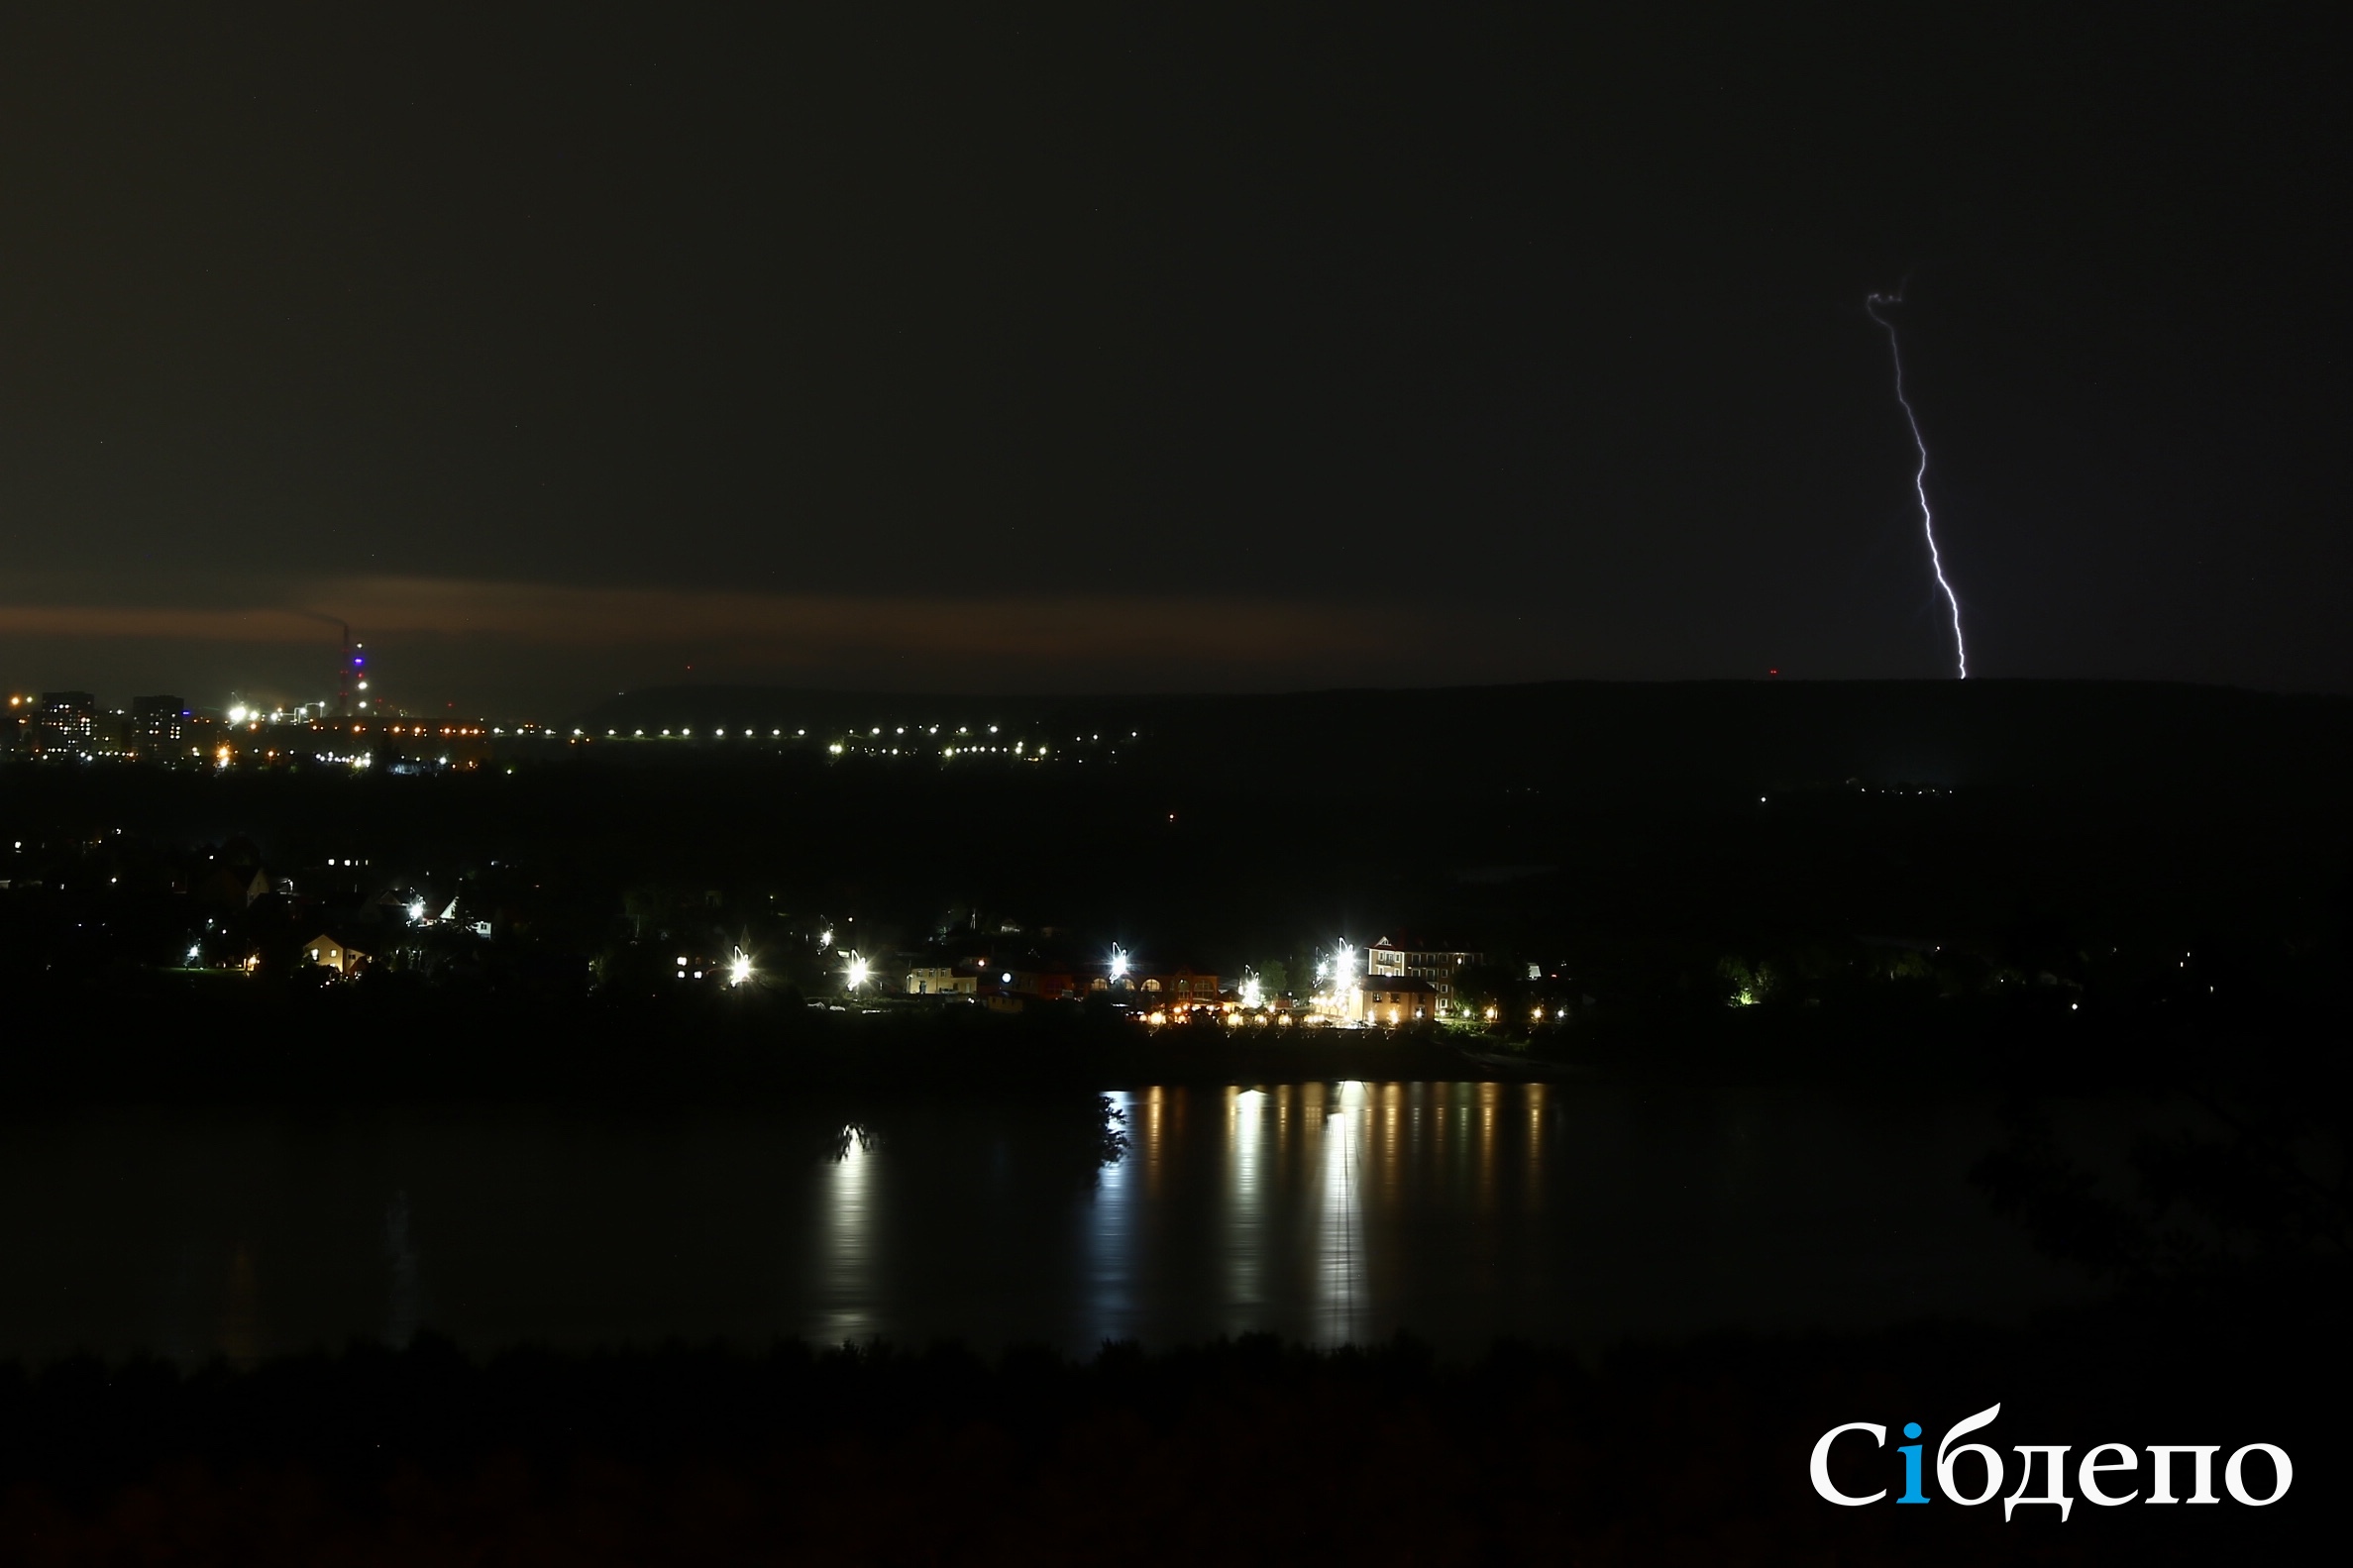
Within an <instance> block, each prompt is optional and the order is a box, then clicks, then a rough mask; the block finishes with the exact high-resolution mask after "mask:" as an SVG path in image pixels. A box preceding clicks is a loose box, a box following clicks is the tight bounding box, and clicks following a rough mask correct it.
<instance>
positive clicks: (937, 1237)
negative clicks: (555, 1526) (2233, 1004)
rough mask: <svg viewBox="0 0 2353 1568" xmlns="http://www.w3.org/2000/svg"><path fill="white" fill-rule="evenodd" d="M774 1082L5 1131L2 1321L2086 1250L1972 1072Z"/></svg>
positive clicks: (1421, 1330) (604, 1320)
mask: <svg viewBox="0 0 2353 1568" xmlns="http://www.w3.org/2000/svg"><path fill="white" fill-rule="evenodd" d="M1113 1099H1114V1102H1115V1103H1116V1104H1117V1105H1118V1106H1119V1107H1120V1108H1121V1109H1123V1111H1124V1112H1125V1113H1126V1115H1127V1117H1128V1126H1129V1129H1130V1131H1131V1134H1132V1140H1133V1147H1132V1151H1131V1153H1130V1155H1129V1157H1128V1158H1127V1159H1125V1160H1124V1161H1123V1162H1121V1163H1119V1164H1116V1165H1113V1166H1110V1167H1108V1168H1105V1169H1102V1170H1101V1171H1100V1172H1097V1171H1096V1170H1095V1169H1094V1165H1093V1161H1092V1159H1091V1157H1090V1156H1089V1154H1088V1152H1087V1147H1086V1133H1087V1128H1086V1127H1085V1125H1084V1123H1083V1118H1079V1117H1075V1116H1074V1114H1073V1111H1072V1109H1071V1108H1070V1107H1069V1106H1067V1105H1065V1106H1060V1107H1055V1106H1048V1105H1040V1104H1034V1103H1027V1104H1024V1103H1006V1104H987V1105H948V1104H939V1103H922V1102H910V1103H908V1104H905V1105H900V1106H895V1107H884V1108H882V1109H880V1110H877V1111H875V1112H873V1113H872V1115H871V1119H870V1120H868V1122H867V1123H866V1126H867V1127H868V1129H869V1130H870V1132H871V1137H870V1138H868V1139H866V1140H863V1141H862V1140H860V1139H858V1138H855V1137H853V1138H852V1139H850V1141H849V1146H848V1149H847V1152H846V1153H844V1154H842V1155H841V1156H840V1157H839V1158H838V1159H836V1158H833V1147H834V1146H835V1145H836V1144H837V1143H838V1134H839V1132H840V1131H841V1127H840V1123H839V1120H838V1118H833V1119H826V1118H823V1117H820V1116H818V1115H817V1113H815V1112H813V1111H810V1110H806V1109H799V1108H794V1107H789V1106H788V1107H768V1108H758V1109H742V1110H709V1109H703V1110H696V1111H692V1112H677V1113H661V1114H631V1115H622V1114H612V1113H606V1114H599V1113H594V1112H587V1111H582V1110H578V1109H564V1110H557V1109H526V1108H500V1109H478V1110H422V1109H411V1110H385V1111H366V1112H361V1111H353V1112H348V1113H342V1114H336V1115H330V1116H320V1115H318V1114H315V1113H312V1114H303V1113H297V1112H293V1111H285V1110H276V1109H270V1110H227V1109H204V1110H186V1109H175V1110H168V1111H166V1110H105V1111H93V1112H87V1113H82V1114H78V1115H75V1116H72V1117H70V1118H67V1119H64V1120H62V1121H59V1122H57V1123H54V1124H52V1125H48V1126H44V1127H38V1128H36V1127H30V1126H25V1125H18V1126H16V1127H13V1128H12V1129H11V1130H10V1136H9V1138H8V1140H7V1142H6V1146H5V1147H4V1148H0V1241H4V1242H5V1246H4V1247H0V1357H30V1358H34V1359H44V1358H47V1357H50V1356H53V1355H56V1354H60V1353H63V1352H66V1351H69V1350H73V1349H76V1348H87V1349H93V1350H97V1351H100V1352H102V1353H106V1354H110V1355H119V1354H123V1353H127V1352H130V1351H133V1350H141V1349H144V1350H150V1351H154V1352H157V1353H160V1354H163V1355H167V1356H170V1357H173V1358H176V1359H180V1360H186V1361H195V1360H201V1359H204V1358H206V1357H209V1356H212V1355H215V1354H220V1355H225V1356H228V1357H230V1358H231V1359H233V1360H238V1361H246V1360H251V1359H254V1358H256V1357H261V1356H267V1355H270V1354H275V1353H280V1352H286V1351H295V1350H301V1349H306V1348H309V1347H313V1346H317V1345H329V1346H334V1345H340V1344H342V1343H344V1342H346V1341H348V1340H350V1339H353V1338H368V1339H389V1340H393V1341H404V1340H405V1339H406V1338H407V1337H408V1336H409V1335H411V1334H412V1333H414V1332H415V1331H416V1329H417V1328H418V1327H420V1326H425V1327H431V1328H434V1329H437V1330H439V1331H441V1332H444V1333H447V1334H450V1335H451V1336H453V1337H454V1338H456V1339H457V1340H458V1341H459V1342H460V1343H461V1344H464V1345H466V1346H468V1347H469V1348H471V1349H476V1350H490V1349H495V1348H498V1347H501V1346H506V1345H511V1344H516V1343H525V1342H529V1343H541V1344H551V1345H556V1346H570V1347H585V1346H591V1345H608V1344H617V1343H624V1342H632V1343H641V1344H645V1343H659V1342H661V1341H663V1340H666V1339H670V1338H686V1339H690V1340H703V1339H710V1338H724V1339H728V1340H731V1341H734V1342H737V1343H740V1344H746V1345H761V1344H765V1343H767V1342H768V1341H769V1340H770V1339H772V1338H774V1337H776V1336H779V1335H799V1336H802V1337H805V1338H809V1339H813V1340H818V1341H823V1342H838V1341H841V1340H845V1339H859V1340H863V1339H867V1338H871V1337H875V1336H882V1337H886V1338H889V1339H892V1340H896V1341H902V1342H910V1343H922V1342H925V1341H928V1340H930V1339H933V1338H937V1337H950V1338H959V1339H963V1340H965V1341H967V1342H970V1343H973V1344H975V1345H979V1346H983V1347H990V1348H994V1347H999V1346H1003V1345H1005V1344H1008V1343H1015V1342H1047V1343H1052V1344H1055V1345H1059V1346H1062V1347H1065V1348H1067V1349H1070V1350H1073V1351H1084V1350H1087V1349H1090V1348H1092V1347H1093V1346H1094V1345H1096V1344H1097V1343H1099V1342H1101V1341H1102V1340H1104V1339H1107V1338H1135V1339H1140V1340H1142V1341H1144V1342H1145V1343H1146V1344H1148V1345H1167V1344H1171V1343H1176V1342H1180V1341H1187V1340H1199V1339H1202V1338H1205V1337H1209V1336H1213V1335H1217V1334H1231V1333H1241V1332H1246V1331H1252V1330H1268V1331H1272V1332H1275V1333H1279V1334H1282V1335H1285V1336H1288V1337H1291V1338H1296V1339H1302V1340H1307V1341H1311V1342H1317V1343H1332V1342H1337V1341H1341V1340H1348V1339H1354V1340H1359V1341H1362V1340H1365V1339H1368V1338H1381V1337H1386V1336H1387V1335H1389V1334H1390V1333H1392V1332H1394V1331H1395V1330H1397V1329H1399V1328H1405V1329H1409V1330H1411V1331H1413V1332H1414V1333H1417V1334H1419V1335H1421V1336H1422V1337H1424V1338H1426V1339H1430V1340H1433V1341H1435V1342H1437V1343H1439V1344H1440V1345H1442V1346H1444V1347H1447V1348H1449V1349H1454V1350H1460V1351H1475V1350H1476V1349H1478V1348H1480V1347H1481V1346H1483V1345H1484V1344H1486V1343H1487V1342H1488V1341H1490V1340H1491V1339H1493V1338H1494V1337H1496V1336H1497V1335H1506V1334H1508V1335H1515V1336H1520V1337H1524V1338H1530V1339H1536V1340H1540V1341H1545V1342H1553V1343H1568V1344H1573V1345H1577V1346H1579V1347H1584V1348H1597V1347H1600V1346H1604V1345H1607V1344H1609V1343H1612V1342H1615V1341H1618V1340H1622V1339H1625V1338H1627V1337H1630V1336H1637V1337H1658V1336H1673V1335H1682V1334H1686V1333H1690V1332H1694V1331H1701V1330H1708V1329H1717V1328H1733V1327H1745V1328H1752V1329H1759V1330H1774V1329H1783V1328H1800V1327H1855V1326H1870V1325H1875V1324H1883V1323H1889V1322H1895V1321H1901V1320H1906V1319H1911V1318H1918V1317H1924V1316H1943V1317H1980V1318H1996V1319H2000V1318H2014V1317H2016V1316H2018V1315H2021V1314H2023V1313H2024V1312H2026V1311H2029V1310H2031V1309H2033V1308H2034V1307H2040V1306H2047V1305H2055V1304H2059V1303H2063V1302H2068V1301H2073V1300H2079V1299H2081V1298H2083V1297H2084V1296H2085V1295H2086V1294H2087V1287H2086V1283H2085V1282H2084V1281H2083V1280H2082V1279H2081V1278H2080V1277H2078V1276H2077V1275H2075V1274H2074V1273H2073V1272H2071V1271H2069V1270H2067V1269H2065V1268H2062V1267H2060V1266H2058V1265H2056V1264H2052V1263H2049V1262H2047V1261H2045V1260H2043V1259H2042V1258H2040V1257H2038V1256H2037V1255H2035V1254H2034V1253H2033V1252H2032V1250H2031V1249H2030V1247H2029V1246H2028V1245H2027V1243H2026V1241H2025V1239H2024V1238H2023V1236H2022V1235H2020V1234H2019V1233H2018V1232H2017V1231H2016V1230H2015V1229H2014V1228H2013V1227H2011V1226H2010V1225H2009V1224H2007V1223H2006V1222H2004V1221H2002V1220H2000V1219H1998V1218H1996V1217H1995V1216H1993V1215H1992V1214H1990V1213H1989V1212H1988V1211H1987V1209H1986V1207H1985V1205H1984V1202H1983V1200H1982V1198H1981V1197H1980V1196H1979V1194H1978V1193H1977V1192H1976V1191H1975V1190H1974V1189H1972V1188H1971V1187H1970V1186H1969V1185H1968V1183H1967V1181H1966V1172H1967V1170H1968V1167H1969V1165H1970V1163H1971V1162H1972V1161H1973V1160H1974V1159H1976V1158H1977V1157H1978V1156H1979V1154H1981V1153H1983V1152H1984V1151H1985V1150H1986V1149H1987V1148H1989V1147H1990V1146H1991V1145H1992V1144H1993V1143H1994V1142H1995V1141H1996V1138H1997V1130H1996V1128H1995V1125H1994V1123H1993V1120H1992V1118H1991V1116H1990V1115H1989V1114H1988V1113H1987V1112H1986V1110H1985V1109H1984V1108H1982V1107H1978V1106H1968V1105H1944V1106H1938V1105H1926V1104H1920V1103H1916V1102H1901V1103H1881V1104H1872V1105H1859V1104H1853V1103H1833V1102H1830V1101H1826V1100H1824V1099H1822V1098H1819V1097H1814V1096H1808V1095H1805V1094H1802V1093H1796V1092H1788V1093H1781V1092H1771V1091H1713V1092H1696V1093H1687V1094H1676V1095H1668V1094H1663V1093H1660V1092H1658V1091H1650V1090H1631V1089H1584V1088H1579V1089H1570V1088H1564V1087H1562V1086H1558V1085H1552V1086H1547V1085H1513V1084H1483V1083H1459V1084H1452V1083H1436V1084H1354V1083H1346V1084H1337V1085H1335V1084H1314V1083H1311V1084H1299V1085H1282V1086H1276V1087H1273V1088H1269V1089H1262V1090H1234V1089H1206V1090H1205V1089H1199V1088H1195V1089H1179V1088H1167V1089H1151V1090H1144V1091H1140V1092H1131V1093H1126V1094H1121V1095H1115V1096H1114V1097H1113Z"/></svg>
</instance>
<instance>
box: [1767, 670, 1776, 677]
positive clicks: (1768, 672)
mask: <svg viewBox="0 0 2353 1568" xmlns="http://www.w3.org/2000/svg"><path fill="white" fill-rule="evenodd" d="M1765 674H1766V675H1768V676H1777V675H1779V674H1780V672H1779V671H1778V670H1767V671H1766V672H1765Z"/></svg>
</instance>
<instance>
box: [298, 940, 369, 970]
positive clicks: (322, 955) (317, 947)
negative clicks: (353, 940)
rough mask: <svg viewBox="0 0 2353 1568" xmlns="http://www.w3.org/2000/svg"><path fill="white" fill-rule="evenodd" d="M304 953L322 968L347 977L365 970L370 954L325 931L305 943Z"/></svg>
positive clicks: (303, 945) (310, 960)
mask: <svg viewBox="0 0 2353 1568" xmlns="http://www.w3.org/2000/svg"><path fill="white" fill-rule="evenodd" d="M302 955H303V957H304V959H306V960H307V961H308V962H310V963H313V964H316V965H318V966H319V967H320V968H321V969H331V970H333V971H335V973H336V974H338V975H342V976H346V977H349V976H353V975H358V974H361V973H363V972H365V971H366V970H367V968H368V964H369V955H367V954H366V953H363V952H361V951H360V950H359V949H358V948H356V947H354V946H352V945H351V944H350V943H349V942H345V941H341V940H339V939H337V938H336V937H334V936H331V935H328V934H327V933H325V932H321V933H320V934H319V935H317V936H314V937H312V938H311V939H310V940H309V941H307V942H305V943H303V944H302Z"/></svg>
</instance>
